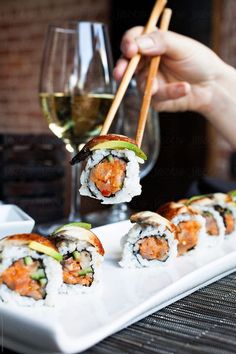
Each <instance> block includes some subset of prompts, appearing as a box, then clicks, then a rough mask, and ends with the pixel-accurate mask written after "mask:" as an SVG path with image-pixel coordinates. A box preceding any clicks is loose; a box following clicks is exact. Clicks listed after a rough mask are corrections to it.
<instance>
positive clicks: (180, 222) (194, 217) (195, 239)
mask: <svg viewBox="0 0 236 354" xmlns="http://www.w3.org/2000/svg"><path fill="white" fill-rule="evenodd" d="M157 212H158V213H159V214H160V215H162V216H163V217H165V218H166V219H168V220H169V221H170V222H172V223H173V224H174V225H175V226H176V228H177V239H178V246H177V249H178V255H180V256H181V255H183V254H187V253H189V252H190V251H192V250H197V249H199V248H203V247H205V246H206V232H205V224H206V222H205V219H204V218H203V217H202V216H201V215H200V214H199V213H198V212H197V211H196V210H194V209H193V208H192V207H191V206H186V205H184V204H183V203H175V202H169V203H166V204H164V205H163V206H161V207H160V208H159V209H158V211H157Z"/></svg>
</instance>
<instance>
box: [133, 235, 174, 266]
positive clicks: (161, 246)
mask: <svg viewBox="0 0 236 354" xmlns="http://www.w3.org/2000/svg"><path fill="white" fill-rule="evenodd" d="M138 245H139V253H140V255H141V256H142V257H143V258H144V259H147V260H153V259H157V260H159V261H165V260H166V258H167V257H168V254H169V244H168V242H167V241H166V239H165V238H164V237H162V238H158V237H154V236H151V237H145V238H143V239H142V240H140V241H138Z"/></svg>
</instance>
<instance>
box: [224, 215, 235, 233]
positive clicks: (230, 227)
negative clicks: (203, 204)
mask: <svg viewBox="0 0 236 354" xmlns="http://www.w3.org/2000/svg"><path fill="white" fill-rule="evenodd" d="M224 222H225V227H226V230H225V234H226V235H229V234H231V232H233V231H234V218H233V215H232V214H231V213H225V214H224Z"/></svg>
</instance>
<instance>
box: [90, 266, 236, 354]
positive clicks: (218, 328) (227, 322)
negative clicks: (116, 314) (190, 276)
mask: <svg viewBox="0 0 236 354" xmlns="http://www.w3.org/2000/svg"><path fill="white" fill-rule="evenodd" d="M95 353H101V354H111V353H113V354H121V353H122V354H124V353H127V354H129V353H130V354H145V353H147V354H148V353H158V354H159V353H160V354H161V353H181V354H182V353H183V354H184V353H186V354H187V353H188V354H190V353H201V354H203V353H212V354H226V353H227V354H228V353H234V354H235V353H236V273H233V274H231V275H229V276H227V277H225V278H223V279H221V280H219V281H218V282H216V283H214V284H211V285H209V286H207V287H205V288H203V289H201V290H198V291H197V292H195V293H194V294H192V295H189V296H188V297H186V298H184V299H182V300H180V301H178V302H176V303H174V304H172V305H170V306H168V307H166V308H165V309H162V310H160V311H158V312H156V313H155V314H153V315H151V316H149V317H147V318H145V319H143V320H142V321H139V322H137V323H135V324H133V325H132V326H130V327H128V328H126V329H124V330H122V331H120V332H119V333H116V334H114V335H113V336H111V337H109V338H107V339H105V340H104V341H102V342H100V343H99V344H97V345H96V346H94V347H93V348H91V349H89V350H87V351H86V352H84V354H95Z"/></svg>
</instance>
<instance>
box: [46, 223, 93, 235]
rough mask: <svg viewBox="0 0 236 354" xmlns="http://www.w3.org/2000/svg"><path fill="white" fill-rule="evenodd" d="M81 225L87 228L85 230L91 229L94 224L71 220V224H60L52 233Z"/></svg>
mask: <svg viewBox="0 0 236 354" xmlns="http://www.w3.org/2000/svg"><path fill="white" fill-rule="evenodd" d="M74 226H75V227H81V228H82V229H85V230H90V229H91V227H92V225H91V224H88V223H86V222H71V223H69V224H65V225H62V226H59V227H58V228H56V229H55V230H54V231H53V233H52V235H55V234H57V233H58V232H61V231H63V230H65V229H68V228H69V227H74Z"/></svg>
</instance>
